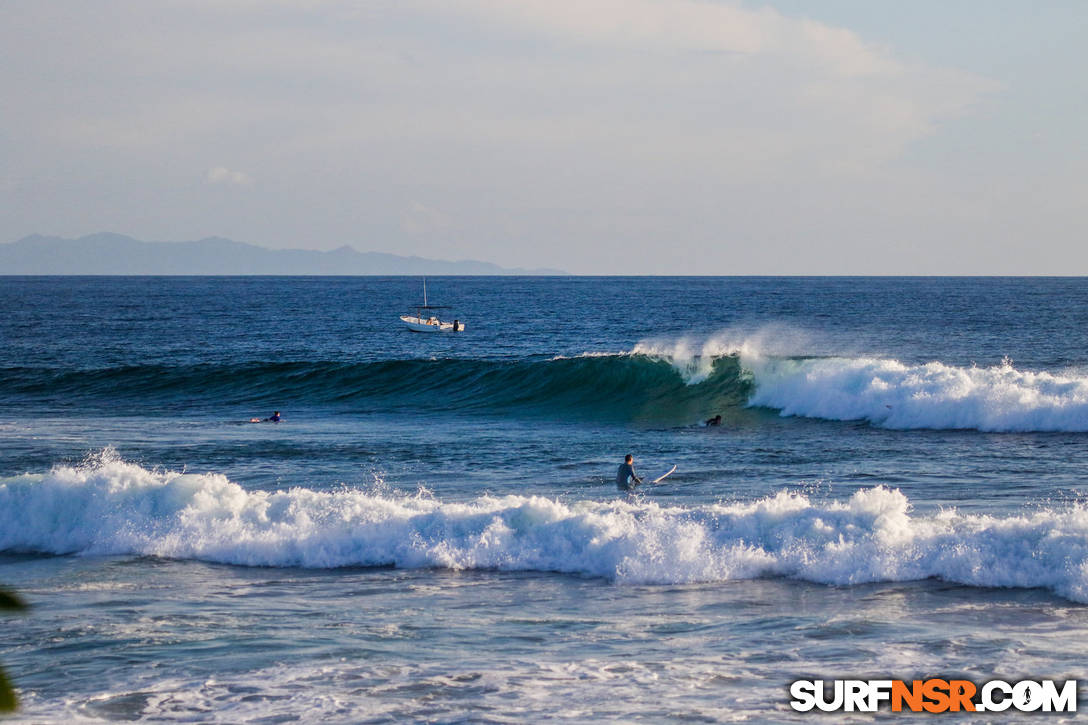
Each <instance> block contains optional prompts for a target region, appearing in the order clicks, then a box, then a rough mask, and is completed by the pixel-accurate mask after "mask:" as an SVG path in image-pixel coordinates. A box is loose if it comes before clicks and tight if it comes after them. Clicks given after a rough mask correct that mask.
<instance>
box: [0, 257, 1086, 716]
mask: <svg viewBox="0 0 1088 725" xmlns="http://www.w3.org/2000/svg"><path fill="white" fill-rule="evenodd" d="M427 288H428V296H429V300H430V302H431V303H432V304H449V305H452V306H453V309H452V310H450V311H449V312H450V314H449V315H448V316H449V317H450V318H453V317H456V318H458V319H460V320H461V321H462V322H465V323H466V325H467V330H466V331H465V332H464V333H459V334H442V335H418V334H413V333H411V332H409V331H407V330H406V329H405V328H404V326H403V325H402V323H401V322H400V321H399V320H398V316H399V315H401V314H404V313H405V312H408V311H409V310H410V308H411V306H412V305H414V304H416V303H418V302H419V301H420V298H421V284H420V280H419V279H418V278H406V277H350V278H348V277H345V278H327V277H326V278H288V277H255V278H254V277H236V278H208V277H199V278H177V277H167V278H161V277H143V278H122V277H115V278H111V277H82V278H81V277H0V442H2V443H0V584H2V585H3V586H6V587H9V588H12V589H15V590H17V591H18V592H19V593H20V594H21V595H22V596H23V597H24V598H25V599H26V600H27V602H28V603H29V604H30V605H31V609H30V611H29V612H27V613H26V614H24V615H20V616H8V615H4V621H3V632H4V634H3V636H2V637H0V663H2V664H3V666H4V667H5V669H6V670H7V672H8V674H9V676H10V677H11V679H12V680H13V681H14V683H15V685H16V686H17V688H18V691H19V695H20V698H21V709H20V711H19V712H18V713H17V714H16V715H14V716H13V718H12V721H13V722H34V723H61V722H63V723H72V722H105V721H133V720H148V721H157V722H162V721H168V722H172V721H179V722H232V723H235V722H261V723H273V722H276V723H279V722H294V721H300V722H316V721H322V722H342V723H358V722H490V723H512V722H531V721H569V722H590V721H593V722H599V721H608V722H791V721H796V722H801V721H804V720H809V719H811V717H812V714H811V713H808V714H806V713H800V712H795V711H794V710H792V709H791V707H790V705H789V701H790V693H789V684H790V683H791V682H792V681H794V680H798V679H827V680H830V679H843V678H877V679H888V678H894V679H903V680H912V679H926V678H930V677H941V678H946V679H948V678H962V679H969V680H972V681H973V682H985V681H988V680H992V679H1003V680H1006V681H1010V682H1013V681H1017V680H1022V679H1034V680H1038V679H1059V680H1068V679H1078V678H1080V677H1081V676H1082V675H1083V670H1084V662H1085V659H1086V655H1088V637H1086V635H1088V606H1086V604H1088V481H1086V475H1085V474H1086V464H1088V345H1086V343H1088V280H1085V279H1081V278H1076V279H1073V278H795V277H793V278H769V277H768V278H751V277H743V278H732V277H725V278H713V277H698V278H658V277H653V278H644V277H634V278H615V277H608V278H586V277H549V278H541V277H515V278H509V277H438V278H431V279H428V281H427ZM275 410H278V411H280V412H281V414H282V417H283V420H282V421H281V422H279V423H259V424H258V423H251V422H249V421H250V420H251V419H252V418H265V417H268V416H269V415H271V414H272V412H273V411H275ZM714 415H721V416H722V424H721V425H720V426H716V427H708V426H706V425H704V421H705V420H706V419H708V418H710V417H712V416H714ZM627 453H630V454H632V455H633V456H634V460H635V467H636V469H637V470H638V471H639V473H640V475H643V476H646V477H648V478H654V477H656V476H657V475H660V474H662V473H664V472H665V471H667V470H669V468H670V467H671V466H673V465H676V466H677V469H676V472H675V473H673V474H672V475H671V476H670V477H668V478H666V479H665V480H664V481H662V482H661V483H660V484H657V485H653V486H649V485H647V486H643V487H640V488H639V489H637V490H636V492H635V494H633V495H630V494H625V493H622V492H619V491H618V490H617V488H616V484H615V475H616V469H617V467H618V465H619V464H620V463H621V462H622V460H623V456H624V455H625V454H627ZM1086 694H1088V693H1086V692H1085V691H1084V690H1083V689H1082V691H1081V693H1080V699H1081V700H1083V701H1086V702H1088V700H1086V698H1085V695H1086ZM828 717H832V718H833V720H834V721H837V722H838V721H850V720H851V719H855V720H857V721H863V720H864V721H868V720H869V719H870V718H871V717H872V716H870V715H865V714H861V713H854V714H849V713H839V714H838V715H835V716H828ZM941 717H942V718H944V719H946V720H947V719H949V718H950V717H951V718H956V717H962V718H963V719H967V720H971V721H975V722H978V721H982V720H981V719H980V718H979V717H977V716H967V715H960V716H956V715H944V716H941ZM994 717H995V719H999V720H1001V721H1004V722H1014V721H1016V720H1017V719H1026V718H1028V716H1027V715H1024V714H1015V713H1012V712H1006V713H1003V714H1002V715H1001V716H1000V717H998V716H994ZM1072 717H1073V715H1070V714H1065V715H1057V716H1051V717H1050V718H1049V719H1048V721H1055V722H1061V721H1063V718H1064V719H1070V718H1072Z"/></svg>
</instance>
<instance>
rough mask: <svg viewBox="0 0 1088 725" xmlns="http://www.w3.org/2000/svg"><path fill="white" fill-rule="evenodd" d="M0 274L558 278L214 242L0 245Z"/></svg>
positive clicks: (470, 265) (344, 250)
mask: <svg viewBox="0 0 1088 725" xmlns="http://www.w3.org/2000/svg"><path fill="white" fill-rule="evenodd" d="M3 274H28V275H39V274H105V275H142V274H152V275H216V274H222V275H259V274H272V275H387V274H388V275H394V274H412V275H415V274H420V275H422V274H432V275H442V274H465V275H475V274H484V275H487V274H495V275H500V274H502V275H511V274H524V275H547V274H566V272H563V271H561V270H558V269H509V268H506V267H500V266H498V265H496V264H491V263H490V262H477V261H473V260H463V261H458V262H446V261H443V260H438V259H424V258H422V257H414V256H412V257H402V256H400V255H397V254H384V253H381V252H360V251H357V250H355V249H353V248H351V247H347V246H344V247H340V248H338V249H333V250H331V251H328V252H320V251H313V250H306V249H267V248H265V247H258V246H256V245H253V244H243V243H242V242H235V241H232V240H230V239H223V238H222V237H208V238H207V239H200V240H197V241H195V242H143V241H140V240H138V239H133V238H132V237H126V236H124V235H122V234H109V233H102V234H90V235H88V236H85V237H80V238H79V239H64V238H61V237H46V236H42V235H40V234H32V235H31V236H29V237H24V238H22V239H20V240H19V241H17V242H11V243H9V244H0V275H3Z"/></svg>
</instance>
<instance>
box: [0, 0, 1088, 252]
mask: <svg viewBox="0 0 1088 725" xmlns="http://www.w3.org/2000/svg"><path fill="white" fill-rule="evenodd" d="M103 6H105V7H107V8H108V10H109V12H106V11H104V10H102V7H103ZM912 7H913V6H912ZM919 12H922V13H925V12H935V10H934V9H933V8H932V7H930V9H929V10H920V11H919ZM118 24H120V26H121V27H118ZM105 38H109V42H103V39H105ZM43 45H47V46H48V47H50V48H54V49H56V52H51V53H49V54H45V55H41V54H40V53H37V52H36V50H37V49H39V48H40V47H41V46H43ZM914 50H917V49H914ZM27 59H33V61H32V62H31V61H29V60H27ZM0 86H3V87H4V88H5V89H8V92H7V93H6V97H7V98H9V99H11V98H14V99H17V102H15V103H8V104H7V106H6V108H5V114H4V124H5V132H6V133H7V134H8V136H9V137H10V138H13V139H15V138H17V139H19V141H20V142H19V144H18V145H15V144H9V146H8V147H7V158H5V159H4V161H5V164H4V165H5V166H6V168H7V170H8V173H10V174H11V175H13V176H14V177H17V178H21V179H47V178H63V179H65V182H64V183H63V184H50V185H46V184H41V185H39V186H38V187H36V188H35V194H34V196H33V199H32V201H33V200H40V203H39V204H38V205H37V206H34V207H31V206H29V205H28V204H27V203H26V202H25V200H22V198H21V201H22V203H9V204H6V205H5V204H3V203H0V227H3V224H7V228H17V233H25V231H24V230H26V229H29V230H31V231H32V230H34V229H35V228H38V227H43V226H45V223H44V221H40V220H38V217H40V219H41V220H45V221H48V220H49V216H48V213H49V210H50V209H53V208H71V209H76V208H79V209H80V210H81V211H79V212H78V214H77V212H75V211H73V212H72V214H73V218H74V219H75V221H73V225H75V224H78V225H80V226H81V227H87V231H93V230H95V229H96V228H119V223H118V222H117V221H116V217H118V216H123V215H124V214H126V213H128V214H131V215H132V216H134V217H136V218H141V219H151V220H153V221H149V222H148V225H149V227H150V225H151V224H152V223H159V224H161V225H162V227H163V228H162V229H158V228H146V229H141V228H131V229H127V230H128V231H131V232H132V233H135V234H138V235H142V236H146V237H149V238H156V237H163V236H172V237H176V236H177V235H178V231H177V230H178V229H179V228H184V224H185V223H186V219H187V218H188V217H190V216H191V217H192V218H193V219H199V220H200V233H205V231H206V230H207V228H208V224H209V223H210V224H212V225H213V226H216V227H221V228H222V229H223V230H224V232H223V233H228V232H229V233H231V234H233V235H236V236H239V237H243V238H247V239H253V240H258V241H267V242H268V243H271V244H276V245H286V244H298V243H300V242H299V240H309V239H314V240H322V239H329V240H337V242H340V241H347V242H351V243H354V244H356V246H360V247H375V248H377V247H384V248H385V249H390V250H393V249H396V250H398V251H404V248H405V247H406V246H411V247H412V248H413V249H414V250H415V251H417V252H418V253H420V254H423V255H427V254H431V255H432V256H435V255H439V252H441V254H444V255H446V256H449V255H450V254H454V256H462V257H478V258H487V259H492V260H494V261H497V262H500V263H505V264H509V265H517V266H557V267H563V268H568V269H572V270H575V271H608V272H612V271H637V270H639V269H641V270H643V271H660V272H668V271H730V272H732V271H743V269H740V268H738V267H737V266H735V263H736V264H739V263H740V262H741V261H743V260H742V259H741V258H740V257H738V255H739V254H743V255H747V257H745V259H747V260H748V261H749V262H751V264H753V265H754V264H755V263H756V262H758V261H759V260H760V259H762V260H765V261H766V260H770V261H769V262H768V263H767V264H764V265H762V266H760V267H758V269H762V270H764V271H774V270H775V269H776V267H775V266H774V265H775V264H778V263H779V259H780V258H782V257H783V255H785V256H786V258H787V259H789V260H795V263H796V266H797V268H798V269H800V270H802V271H804V270H805V269H808V267H806V266H805V264H806V263H807V262H808V260H815V261H818V262H820V263H822V264H826V265H827V266H824V267H822V268H821V269H822V270H824V271H828V270H831V271H834V270H835V269H837V267H834V266H832V265H834V264H835V263H837V260H841V259H843V258H844V256H845V257H848V256H852V258H855V259H856V258H860V257H861V256H862V255H859V254H857V251H858V249H859V248H861V247H865V246H866V245H867V244H870V243H871V240H872V239H875V238H881V239H883V238H885V237H886V236H887V235H888V234H889V230H891V232H895V231H896V230H897V229H900V228H905V227H906V226H907V223H916V224H917V225H919V226H921V225H924V226H925V228H926V229H927V233H929V234H933V233H936V231H940V232H941V233H943V234H944V236H943V239H944V240H945V242H948V241H949V240H956V239H959V238H962V237H963V236H964V234H963V233H964V230H965V229H966V228H967V227H968V224H969V222H967V221H962V220H960V217H962V214H963V213H962V211H960V210H961V209H964V208H967V207H966V205H965V203H964V202H963V201H957V200H956V198H955V194H954V193H949V192H950V191H954V190H955V189H971V190H972V194H974V196H972V198H971V199H970V206H971V208H987V209H998V210H999V212H1001V213H1004V214H1006V215H1007V216H1009V217H1012V216H1014V214H1015V210H1016V206H1017V204H1019V203H1023V202H1021V201H1016V200H1025V199H1028V198H1029V197H1026V196H1023V195H1022V194H1020V193H1019V192H1020V189H1019V187H1017V186H1015V183H1014V182H1015V181H1016V180H1017V179H1019V178H1021V177H1017V176H1015V175H1012V174H1004V175H1001V176H999V177H995V178H998V179H1000V183H1001V184H1004V185H1006V186H1008V187H1009V188H1008V190H1007V191H1006V192H1002V193H1004V194H1005V197H1003V198H1008V199H1012V200H1014V201H1013V202H1012V203H1008V204H997V203H994V202H995V199H997V197H996V193H997V192H996V191H994V192H990V191H988V190H982V191H977V192H976V191H975V189H977V188H978V185H977V184H975V183H973V182H974V179H971V178H967V176H961V178H959V179H953V178H952V177H953V174H952V173H951V172H950V171H949V165H948V163H947V162H946V160H945V159H944V158H939V157H940V155H941V153H942V152H943V151H946V150H947V149H949V148H951V144H949V143H948V142H947V141H942V138H947V137H942V136H941V134H942V133H944V132H946V130H947V129H948V128H949V127H950V126H951V125H952V124H953V122H954V121H955V120H956V119H958V118H960V117H963V116H965V115H967V114H971V113H974V112H975V111H976V109H978V108H980V107H985V104H987V103H992V102H993V101H992V100H991V99H992V98H993V97H994V96H995V91H997V90H999V87H998V85H997V84H996V83H995V82H993V81H991V80H989V79H987V78H984V77H980V76H979V75H977V74H972V73H968V72H965V71H962V70H958V69H955V68H947V67H940V66H938V65H934V64H933V63H928V62H925V61H924V60H920V59H918V58H917V57H911V56H908V55H906V54H904V53H902V52H900V51H898V50H896V49H893V48H890V47H887V46H885V45H881V44H878V43H873V42H871V41H870V40H869V39H867V38H866V37H864V36H863V35H861V34H859V33H857V32H854V31H852V30H850V29H849V28H845V27H835V26H833V25H830V24H827V23H820V22H816V21H813V20H809V19H805V18H799V17H791V16H789V15H784V14H782V13H780V12H778V11H775V10H773V9H769V8H757V7H753V6H752V5H751V4H750V3H746V4H744V5H741V4H739V3H730V2H711V1H709V0H705V1H704V0H669V1H668V2H664V1H659V0H569V1H566V0H518V2H492V1H490V0H397V1H396V2H389V1H387V2H373V3H354V2H317V1H316V0H268V2H258V1H257V0H201V1H199V2H191V1H190V0H185V1H184V2H182V1H181V0H177V1H173V0H163V2H161V3H155V4H148V3H143V2H137V1H136V0H102V5H101V6H95V7H92V6H90V5H87V4H85V3H80V2H75V1H72V0H56V3H42V4H27V5H26V7H25V9H24V10H22V11H21V12H20V13H19V14H17V17H15V18H13V22H12V23H11V24H8V25H0ZM991 110H992V109H991ZM960 133H962V131H961V132H960ZM929 139H933V142H932V144H929V141H928V140H929ZM0 140H2V139H0ZM927 144H929V145H928V150H927ZM942 144H944V145H943V146H942ZM919 149H921V152H919ZM4 150H5V149H3V148H0V152H2V151H4ZM984 152H985V151H984V150H983V151H982V152H980V153H984ZM927 153H928V156H926V154H927ZM206 159H213V160H217V161H218V160H229V161H230V163H231V165H232V167H237V168H242V169H247V170H249V171H248V172H243V171H237V170H234V169H233V168H228V167H226V166H217V167H216V168H213V169H211V170H210V171H209V170H208V169H207V167H206V166H204V165H203V164H202V163H201V161H200V160H206ZM994 163H995V165H996V164H997V162H994ZM164 170H166V171H165V172H164ZM1075 172H1076V169H1073V168H1071V169H1070V170H1069V173H1068V174H1067V176H1069V177H1070V178H1075V177H1076V173H1075ZM250 173H258V174H259V177H260V179H261V181H260V184H259V185H257V184H254V181H253V179H252V178H251V176H250ZM194 178H203V179H204V180H205V182H206V183H208V184H219V185H235V186H249V187H250V189H249V191H248V192H247V193H246V194H245V204H244V205H241V204H238V203H236V202H237V200H231V202H232V203H230V204H225V203H223V200H222V199H221V198H217V196H216V195H212V194H207V193H204V194H196V193H195V192H194V193H193V196H192V197H190V198H186V199H184V203H181V201H182V200H181V199H180V196H179V194H180V192H179V190H185V193H189V192H190V191H192V184H191V180H192V179H194ZM996 183H998V182H997V181H995V182H993V184H996ZM1025 183H1026V182H1025ZM991 186H992V184H991ZM46 187H48V188H46ZM49 189H53V190H54V193H55V198H51V197H50V196H49V193H50V192H49ZM133 190H135V191H133ZM0 191H2V189H0ZM1047 191H1048V192H1049V193H1053V192H1054V191H1055V189H1053V188H1049V187H1048V188H1047ZM130 192H131V193H130ZM65 195H67V196H65ZM959 196H960V197H962V196H963V194H960V195H959ZM99 197H101V199H102V200H105V201H101V202H100V201H98V200H99ZM28 198H29V197H28ZM116 199H131V200H132V201H131V202H130V203H131V206H132V207H133V208H132V209H128V210H126V209H123V208H118V204H117V203H116V202H115V201H114V200H116ZM136 199H139V203H137V201H136ZM414 200H425V201H426V204H422V203H419V202H417V201H414ZM3 201H4V200H3V199H0V202H3ZM986 202H990V203H986ZM35 203H37V202H35ZM4 207H6V208H7V209H9V210H15V211H8V212H7V214H8V217H7V218H5V217H4V216H3V208H4ZM158 207H161V212H160V213H156V214H153V215H152V214H147V213H146V211H145V210H146V209H150V208H156V209H158ZM100 209H110V210H112V212H113V213H114V214H115V217H113V218H110V219H103V220H102V221H96V220H98V219H99V218H100V216H101V214H102V212H100V211H99V210H100ZM32 215H37V216H36V217H34V218H31V217H32ZM1074 216H1075V215H1073V214H1070V215H1069V216H1068V217H1065V218H1067V219H1071V218H1072V217H1074ZM1024 219H1025V222H1024V223H1025V224H1028V223H1030V221H1031V220H1038V215H1034V216H1033V215H1031V214H1027V215H1024ZM915 220H918V221H915ZM107 222H108V223H107ZM970 222H971V223H973V222H974V220H970ZM1057 223H1058V222H1057V221H1055V222H1054V224H1055V225H1057ZM194 224H195V222H194ZM990 224H991V229H998V228H999V226H1000V225H999V224H998V223H996V222H990ZM120 226H121V227H124V226H125V225H124V224H120ZM1078 228H1083V227H1082V226H1081V227H1078ZM934 230H935V231H934ZM79 231H83V230H82V229H80V230H79ZM8 236H15V234H8ZM981 236H982V235H981V234H976V235H974V238H979V237H981ZM454 237H455V238H456V243H457V244H458V245H460V247H459V250H458V251H457V252H456V253H451V252H449V250H448V249H441V248H439V245H441V244H449V243H450V239H451V238H454ZM723 240H726V241H723ZM797 240H804V244H801V245H800V246H798V247H797V251H796V254H792V253H790V252H789V251H788V250H787V248H788V246H789V245H790V244H795V245H796V244H797ZM727 242H728V243H727ZM315 243H317V242H315ZM428 245H431V246H428ZM742 247H743V248H742ZM631 249H637V250H641V253H639V254H629V250H631ZM665 249H668V250H669V251H668V252H667V253H666V252H665V251H662V250H665ZM844 250H845V251H844ZM774 255H778V256H777V257H776V256H774ZM806 255H807V256H806ZM439 256H440V255H439ZM627 260H631V261H630V262H628V261H627ZM687 260H698V261H697V262H689V261H687ZM824 260H829V261H827V262H825V261H824ZM813 263H815V262H813ZM622 264H628V265H629V266H626V267H622V268H619V267H618V266H617V265H622ZM636 264H638V265H640V266H638V267H635V266H634V265H636ZM753 268H754V267H753V266H751V265H750V266H748V267H747V268H745V269H749V270H750V269H753ZM842 268H843V269H845V267H842ZM795 271H796V270H795Z"/></svg>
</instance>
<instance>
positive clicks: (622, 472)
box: [616, 453, 642, 491]
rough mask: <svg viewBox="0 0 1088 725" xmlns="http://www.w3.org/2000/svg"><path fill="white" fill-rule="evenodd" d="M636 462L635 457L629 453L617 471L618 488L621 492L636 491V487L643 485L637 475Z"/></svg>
mask: <svg viewBox="0 0 1088 725" xmlns="http://www.w3.org/2000/svg"><path fill="white" fill-rule="evenodd" d="M634 462H635V457H634V456H632V455H631V454H630V453H628V454H627V455H626V456H624V458H623V463H621V464H620V468H619V470H618V471H616V488H618V489H619V490H621V491H634V490H635V486H636V485H638V484H640V483H642V479H641V478H639V477H638V476H636V475H635V466H634V465H633V464H634Z"/></svg>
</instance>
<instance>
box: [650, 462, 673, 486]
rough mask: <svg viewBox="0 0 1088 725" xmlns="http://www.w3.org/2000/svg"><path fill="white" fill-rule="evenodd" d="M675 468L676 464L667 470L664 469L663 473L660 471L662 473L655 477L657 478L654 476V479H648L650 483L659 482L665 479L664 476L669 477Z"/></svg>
mask: <svg viewBox="0 0 1088 725" xmlns="http://www.w3.org/2000/svg"><path fill="white" fill-rule="evenodd" d="M675 470H676V466H673V467H672V468H670V469H669V470H667V471H665V472H664V473H662V474H661V475H660V476H658V477H657V478H655V479H654V480H652V481H650V483H660V482H661V481H664V480H665V479H666V478H668V477H669V476H670V475H671V474H672V472H673V471H675Z"/></svg>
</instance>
